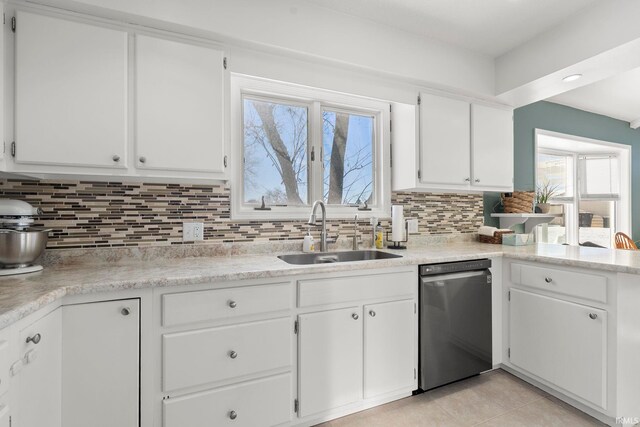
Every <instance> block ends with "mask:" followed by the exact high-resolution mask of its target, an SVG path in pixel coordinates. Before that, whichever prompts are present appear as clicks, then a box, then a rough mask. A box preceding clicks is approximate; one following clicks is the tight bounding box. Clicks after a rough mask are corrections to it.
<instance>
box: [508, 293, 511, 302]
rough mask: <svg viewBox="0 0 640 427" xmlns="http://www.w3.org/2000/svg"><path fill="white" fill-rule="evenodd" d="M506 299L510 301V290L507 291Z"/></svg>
mask: <svg viewBox="0 0 640 427" xmlns="http://www.w3.org/2000/svg"><path fill="white" fill-rule="evenodd" d="M507 300H508V301H511V291H509V292H507Z"/></svg>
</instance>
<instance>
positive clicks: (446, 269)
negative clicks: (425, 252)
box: [420, 259, 491, 276]
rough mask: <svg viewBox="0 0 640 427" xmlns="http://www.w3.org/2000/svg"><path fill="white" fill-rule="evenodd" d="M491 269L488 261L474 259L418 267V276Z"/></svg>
mask: <svg viewBox="0 0 640 427" xmlns="http://www.w3.org/2000/svg"><path fill="white" fill-rule="evenodd" d="M490 267H491V260H490V259H474V260H471V261H456V262H445V263H441V264H427V265H421V266H420V276H431V275H434V274H447V273H457V272H459V271H472V270H485V269H487V268H490Z"/></svg>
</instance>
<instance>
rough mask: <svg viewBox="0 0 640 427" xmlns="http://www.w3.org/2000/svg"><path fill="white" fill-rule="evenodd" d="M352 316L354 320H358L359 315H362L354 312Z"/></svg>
mask: <svg viewBox="0 0 640 427" xmlns="http://www.w3.org/2000/svg"><path fill="white" fill-rule="evenodd" d="M351 317H353V320H358V317H360V316H358V313H353V314H352V315H351Z"/></svg>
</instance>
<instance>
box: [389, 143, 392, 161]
mask: <svg viewBox="0 0 640 427" xmlns="http://www.w3.org/2000/svg"><path fill="white" fill-rule="evenodd" d="M389 167H393V143H391V144H389Z"/></svg>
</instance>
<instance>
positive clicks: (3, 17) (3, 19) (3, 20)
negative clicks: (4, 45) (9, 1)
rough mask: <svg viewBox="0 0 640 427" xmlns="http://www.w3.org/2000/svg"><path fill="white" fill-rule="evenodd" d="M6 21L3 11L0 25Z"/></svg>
mask: <svg viewBox="0 0 640 427" xmlns="http://www.w3.org/2000/svg"><path fill="white" fill-rule="evenodd" d="M5 23H6V21H5V16H4V13H3V14H2V25H4V24H5Z"/></svg>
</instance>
